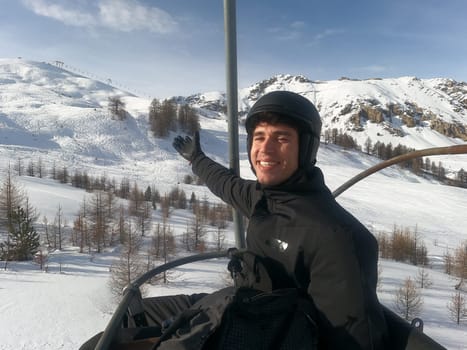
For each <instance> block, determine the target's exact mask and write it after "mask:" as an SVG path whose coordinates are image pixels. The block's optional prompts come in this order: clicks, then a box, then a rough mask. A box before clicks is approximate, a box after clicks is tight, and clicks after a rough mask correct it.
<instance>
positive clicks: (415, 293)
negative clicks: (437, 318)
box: [395, 277, 423, 321]
mask: <svg viewBox="0 0 467 350" xmlns="http://www.w3.org/2000/svg"><path fill="white" fill-rule="evenodd" d="M395 307H396V310H397V311H398V312H399V314H400V315H401V316H402V317H403V318H404V319H406V320H407V321H409V320H411V319H413V318H414V317H416V316H417V315H419V314H420V311H421V310H422V307H423V298H422V296H421V294H420V292H419V290H418V288H417V286H416V285H415V283H414V282H413V281H412V279H411V278H410V277H408V278H406V280H405V281H404V284H403V285H402V286H401V287H400V288H399V290H398V291H397V293H396V295H395Z"/></svg>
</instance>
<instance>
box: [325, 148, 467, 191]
mask: <svg viewBox="0 0 467 350" xmlns="http://www.w3.org/2000/svg"><path fill="white" fill-rule="evenodd" d="M442 154H467V144H461V145H454V146H446V147H435V148H426V149H421V150H418V151H413V152H409V153H405V154H402V155H400V156H396V157H394V158H391V159H388V160H385V161H384V162H381V163H379V164H376V165H375V166H372V167H371V168H368V169H367V170H365V171H362V172H361V173H359V174H357V175H355V176H354V177H353V178H351V179H350V180H348V181H347V182H345V183H344V184H342V185H341V186H340V187H339V188H337V189H336V190H334V192H332V194H333V196H334V197H337V196H339V195H340V194H341V193H342V192H344V191H345V190H347V189H348V188H350V187H351V186H353V185H354V184H356V183H357V182H359V181H360V180H363V179H364V178H365V177H367V176H370V175H371V174H373V173H376V172H377V171H380V170H382V169H384V168H387V167H388V166H391V165H394V164H397V163H401V162H405V161H408V160H412V159H415V158H420V157H426V156H439V155H442Z"/></svg>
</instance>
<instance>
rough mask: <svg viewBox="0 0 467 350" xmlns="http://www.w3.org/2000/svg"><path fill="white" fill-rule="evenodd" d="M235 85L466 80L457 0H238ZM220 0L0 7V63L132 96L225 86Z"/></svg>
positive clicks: (466, 52) (92, 0)
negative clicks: (45, 66) (39, 64)
mask: <svg viewBox="0 0 467 350" xmlns="http://www.w3.org/2000/svg"><path fill="white" fill-rule="evenodd" d="M236 9H237V11H236V18H237V53H238V60H237V61H238V69H237V70H238V86H239V87H240V88H242V87H247V86H249V85H251V84H253V83H256V82H258V81H261V80H264V79H268V78H270V77H272V76H274V75H277V74H302V75H305V76H306V77H308V78H310V79H313V80H333V79H338V78H340V77H342V76H346V77H351V78H361V79H364V78H370V77H381V78H387V77H400V76H417V77H419V78H432V77H447V78H452V79H455V80H458V81H467V65H466V64H465V62H466V59H467V45H466V41H465V38H466V37H467V21H465V13H467V2H465V1H463V0H449V1H439V0H411V1H406V0H391V1H372V0H356V1H347V0H329V1H316V0H292V1H283V0H256V1H236ZM224 37H225V35H224V2H223V1H221V0H196V1H192V0H170V1H160V0H159V1H158V0H151V1H143V0H60V1H58V0H19V1H18V0H0V57H1V58H15V57H22V58H23V59H29V60H36V61H46V62H54V61H61V62H63V63H64V65H65V66H64V67H65V68H68V69H72V70H74V71H77V72H81V73H83V74H86V75H88V76H91V77H95V78H98V79H100V80H104V81H108V80H109V79H110V80H111V81H112V83H113V84H115V85H116V86H118V87H121V88H125V89H126V90H128V91H130V92H134V93H136V94H138V95H140V96H148V97H157V98H165V97H169V96H174V95H181V96H188V95H191V94H194V93H199V92H208V91H225V90H226V82H225V80H226V79H225V76H226V73H225V70H226V69H225V40H224Z"/></svg>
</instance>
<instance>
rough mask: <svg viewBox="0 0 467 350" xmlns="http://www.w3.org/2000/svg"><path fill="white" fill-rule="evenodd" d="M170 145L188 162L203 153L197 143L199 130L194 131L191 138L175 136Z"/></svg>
mask: <svg viewBox="0 0 467 350" xmlns="http://www.w3.org/2000/svg"><path fill="white" fill-rule="evenodd" d="M172 146H173V147H174V148H175V149H176V150H177V152H178V153H180V155H181V156H182V157H183V158H185V159H186V160H188V161H189V162H192V161H193V160H194V159H195V158H196V156H198V155H199V154H201V153H203V151H202V150H201V145H200V143H199V131H196V132H195V134H194V136H193V139H192V138H191V137H190V136H185V137H182V136H180V135H179V136H177V137H176V138H174V140H173V142H172Z"/></svg>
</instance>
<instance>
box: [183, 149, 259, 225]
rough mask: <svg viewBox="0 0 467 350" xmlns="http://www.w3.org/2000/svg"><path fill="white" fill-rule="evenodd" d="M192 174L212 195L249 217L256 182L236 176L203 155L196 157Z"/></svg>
mask: <svg viewBox="0 0 467 350" xmlns="http://www.w3.org/2000/svg"><path fill="white" fill-rule="evenodd" d="M192 169H193V173H195V174H196V175H197V176H199V177H200V179H201V180H203V182H204V183H205V184H206V185H207V186H208V188H209V189H210V190H211V192H212V193H214V194H215V195H216V196H218V197H219V198H221V199H222V200H223V201H224V202H226V203H228V204H230V205H231V206H232V207H234V208H235V209H236V210H238V211H240V212H241V213H242V214H243V215H244V216H246V217H248V218H249V217H250V213H251V209H252V206H253V205H254V198H253V197H254V196H255V192H257V191H256V189H255V188H256V182H255V181H252V180H245V179H242V178H241V177H239V176H237V175H236V174H234V173H233V172H232V170H230V169H227V168H226V167H224V166H222V165H221V164H219V163H217V162H215V161H213V160H212V159H211V158H209V157H207V156H206V155H204V154H200V155H198V156H197V157H196V158H195V159H194V160H193V163H192Z"/></svg>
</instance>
